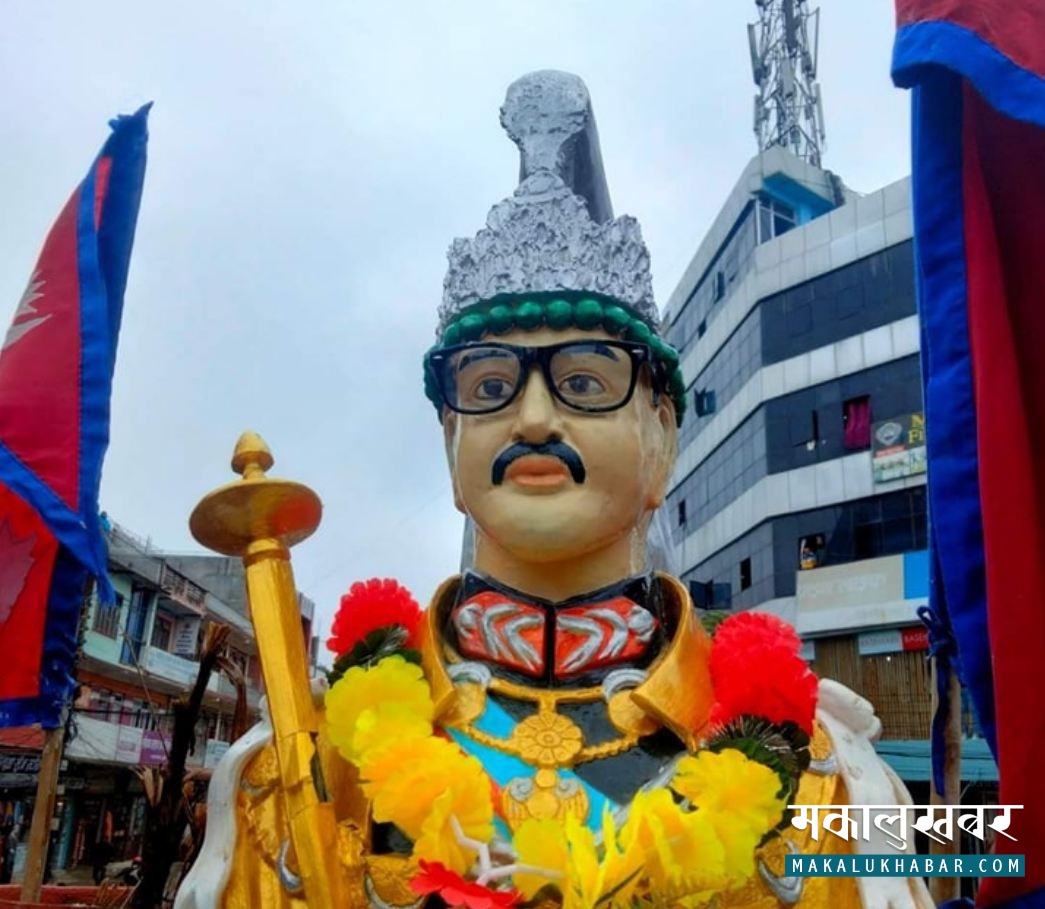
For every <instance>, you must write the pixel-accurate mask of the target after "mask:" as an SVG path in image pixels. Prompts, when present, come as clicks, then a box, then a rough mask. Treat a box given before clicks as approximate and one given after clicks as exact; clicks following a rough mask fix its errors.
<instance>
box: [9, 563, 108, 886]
mask: <svg viewBox="0 0 1045 909" xmlns="http://www.w3.org/2000/svg"><path fill="white" fill-rule="evenodd" d="M93 588H94V578H92V577H91V576H90V575H88V576H87V579H86V580H85V581H84V585H83V593H82V596H81V600H80V617H79V619H78V620H77V623H76V654H77V656H79V653H80V648H81V647H82V646H83V633H84V629H85V626H86V622H87V610H88V604H89V603H90V600H91V593H92V590H93ZM75 672H76V663H75V662H74V663H73V665H72V667H70V673H72V674H74V677H75ZM75 693H76V686H75V684H74V685H73V687H72V688H71V689H70V692H69V695H70V697H69V703H67V704H66V705H65V707H64V708H63V709H62V713H61V717H60V721H59V723H58V725H57V726H56V727H55V728H54V729H48V730H46V732H45V733H44V747H43V751H42V752H41V753H40V775H39V777H37V780H36V798H35V799H34V800H33V819H32V822H31V823H30V826H29V849H28V851H27V853H26V858H25V873H24V875H23V876H22V895H21V897H20V899H21V902H23V903H38V902H40V890H41V888H42V887H43V883H44V876H45V875H46V873H47V856H48V853H49V852H50V845H51V830H52V824H53V821H54V805H55V801H56V800H57V798H58V774H59V773H60V772H61V769H62V755H63V754H64V752H65V739H66V733H67V731H68V729H69V718H70V717H71V716H72V707H73V705H72V699H73V696H74V695H75Z"/></svg>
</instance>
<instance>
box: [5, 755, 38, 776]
mask: <svg viewBox="0 0 1045 909" xmlns="http://www.w3.org/2000/svg"><path fill="white" fill-rule="evenodd" d="M39 772H40V755H38V754H26V753H25V752H24V751H0V773H31V774H33V775H34V776H35V775H36V774H38V773H39Z"/></svg>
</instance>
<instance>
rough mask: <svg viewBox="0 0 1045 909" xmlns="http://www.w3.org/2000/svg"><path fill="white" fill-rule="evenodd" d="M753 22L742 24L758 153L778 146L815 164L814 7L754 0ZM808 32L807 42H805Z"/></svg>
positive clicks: (820, 136) (791, 0)
mask: <svg viewBox="0 0 1045 909" xmlns="http://www.w3.org/2000/svg"><path fill="white" fill-rule="evenodd" d="M755 4H756V5H757V6H758V22H754V23H752V24H750V25H748V27H747V32H748V41H749V43H750V46H751V71H752V74H753V76H754V77H755V85H757V86H758V94H757V95H755V136H756V137H757V138H758V148H759V151H765V150H766V149H768V148H770V147H771V146H773V145H782V146H783V147H784V148H786V149H788V150H789V151H791V152H793V153H794V154H795V155H797V156H798V157H799V158H803V159H804V160H806V161H808V162H809V163H810V164H814V165H816V166H817V167H820V156H821V152H822V151H823V144H824V111H823V106H822V104H821V102H820V85H819V83H818V82H817V81H816V60H817V44H818V39H819V31H820V10H819V9H816V10H812V11H810V10H809V8H808V6H807V4H806V0H755ZM810 35H811V36H812V40H810Z"/></svg>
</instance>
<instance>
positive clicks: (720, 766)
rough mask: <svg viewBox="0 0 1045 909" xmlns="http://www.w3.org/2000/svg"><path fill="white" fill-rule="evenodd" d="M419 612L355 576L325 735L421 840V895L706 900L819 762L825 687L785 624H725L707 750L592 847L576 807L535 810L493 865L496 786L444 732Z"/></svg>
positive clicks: (729, 885) (341, 614)
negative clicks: (506, 855) (816, 731)
mask: <svg viewBox="0 0 1045 909" xmlns="http://www.w3.org/2000/svg"><path fill="white" fill-rule="evenodd" d="M420 620H421V610H420V608H419V607H418V605H417V603H416V601H415V600H414V599H413V597H411V596H410V594H409V593H408V592H407V591H406V590H405V588H403V587H401V586H400V585H398V584H397V583H396V582H395V581H392V580H376V579H375V580H370V581H367V582H364V583H359V584H355V585H353V586H352V589H351V590H350V592H349V593H348V594H346V596H345V597H343V598H342V602H341V608H340V609H339V611H338V614H337V616H336V617H335V620H334V628H333V634H332V637H331V639H330V641H329V642H328V646H329V647H330V648H331V649H332V650H334V652H335V654H337V660H336V662H335V667H334V672H333V673H331V679H332V684H331V687H330V688H329V690H328V691H327V694H326V727H327V734H328V736H329V738H330V741H331V742H332V743H333V744H334V745H335V746H336V747H337V749H338V750H339V751H340V753H341V754H342V755H343V756H344V757H345V758H346V759H347V760H348V761H350V762H351V763H352V764H354V765H355V766H356V767H357V768H358V770H359V779H360V781H361V786H362V789H363V793H364V795H365V796H366V797H367V798H368V799H369V800H370V803H371V812H372V816H373V819H374V820H375V821H377V822H379V823H391V824H394V825H395V826H396V827H397V828H398V829H399V830H400V831H401V832H402V833H403V834H404V835H405V836H407V837H408V838H409V839H410V840H411V841H412V842H413V853H412V856H413V858H414V859H415V860H416V861H417V864H418V867H419V869H420V871H419V872H418V873H417V874H416V875H415V876H414V878H413V879H412V880H411V887H412V888H413V890H414V891H415V892H416V893H418V894H420V895H426V894H430V893H437V894H439V896H440V897H441V898H442V899H443V901H444V902H446V904H447V905H448V906H452V907H453V906H463V907H467V909H497V907H507V906H515V905H525V904H527V902H528V901H535V902H536V901H539V900H540V899H541V898H543V897H544V896H546V895H548V893H549V891H552V890H554V891H556V892H557V894H558V895H559V898H560V899H561V901H562V905H563V907H564V909H591V907H594V906H600V907H607V909H623V907H631V906H635V905H649V906H655V905H667V904H668V903H670V904H671V905H691V904H692V905H696V904H697V903H699V902H701V901H703V900H706V899H707V898H708V897H709V896H710V895H712V894H714V893H715V892H719V891H723V890H730V889H734V888H736V887H739V886H742V885H743V884H744V883H746V882H747V881H748V880H749V879H750V877H751V876H752V874H754V872H755V850H756V849H757V848H758V846H759V845H760V844H761V843H762V842H764V841H765V840H766V839H767V838H768V837H769V836H771V835H772V834H773V833H774V831H775V830H776V828H778V827H780V826H782V825H783V824H784V823H785V821H786V819H785V808H786V805H787V803H788V801H789V799H790V796H791V795H792V794H793V792H794V790H795V788H796V786H797V783H798V777H799V774H800V773H801V772H802V770H803V769H804V768H805V767H806V766H807V765H808V759H809V756H808V742H809V738H808V736H809V735H810V734H811V732H812V727H813V713H814V710H815V707H816V686H817V680H816V677H815V676H814V675H813V674H812V672H810V671H809V669H808V667H807V666H806V664H805V662H804V661H803V660H802V659H801V657H800V656H799V654H798V650H799V646H800V642H799V639H798V636H797V635H796V634H795V632H794V630H793V629H792V628H791V627H790V626H789V625H787V624H786V623H784V622H782V621H781V620H779V619H777V618H776V617H774V616H771V615H768V614H764V613H751V612H748V613H740V614H738V615H734V616H730V617H729V618H727V619H725V620H724V621H722V622H720V623H718V626H717V628H715V630H714V637H713V641H712V648H711V656H710V673H711V681H712V686H713V690H714V695H715V699H714V705H713V708H712V712H711V718H710V723H709V731H708V732H707V733H706V735H705V738H704V740H703V741H702V745H701V749H700V750H699V751H697V752H696V753H694V754H689V755H686V756H684V757H682V758H681V759H680V760H679V761H678V763H677V765H676V771H675V774H674V776H673V778H672V779H671V781H670V783H669V784H668V786H667V787H664V788H659V789H652V790H640V791H639V792H638V793H637V794H636V796H635V797H634V799H633V800H632V802H631V804H630V806H629V807H628V811H627V816H626V819H625V820H624V822H623V823H622V824H621V825H620V826H619V828H618V826H617V823H616V821H615V820H614V818H613V816H612V815H610V814H609V813H608V812H607V813H606V814H605V815H604V817H603V818H602V819H601V821H602V830H601V832H602V837H601V842H599V843H597V842H596V837H595V835H594V833H593V832H592V830H591V829H590V828H588V827H587V826H585V824H583V823H582V822H581V821H580V820H578V819H577V818H576V817H574V816H572V815H567V817H566V820H565V821H564V822H559V821H554V820H536V819H530V820H527V821H525V822H524V823H523V824H522V825H521V826H520V827H519V828H518V829H517V830H516V831H515V833H514V836H513V837H512V841H511V852H512V854H513V857H514V861H511V862H510V863H504V862H501V863H500V864H498V863H496V862H494V861H493V859H492V858H491V850H490V843H491V840H492V839H493V836H494V786H493V783H492V781H491V780H490V778H489V776H488V775H487V774H486V771H485V770H484V768H483V766H482V764H481V763H480V762H479V761H478V760H477V759H476V758H475V757H472V756H470V755H467V754H465V753H464V752H463V751H462V750H461V749H460V748H459V747H458V746H457V745H456V744H454V743H453V742H452V741H450V740H449V739H447V738H445V737H443V736H442V735H440V734H438V732H437V731H436V730H435V728H434V725H433V724H434V714H435V711H434V705H433V702H432V696H431V690H430V688H429V685H428V682H427V681H426V680H425V678H424V675H423V673H422V671H421V667H420V665H419V662H420V660H419V654H418V653H417V652H416V650H413V649H412V645H413V644H414V642H415V641H416V639H417V632H418V626H419V624H420ZM695 857H699V861H694V859H695Z"/></svg>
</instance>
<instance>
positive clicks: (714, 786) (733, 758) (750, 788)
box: [671, 748, 785, 838]
mask: <svg viewBox="0 0 1045 909" xmlns="http://www.w3.org/2000/svg"><path fill="white" fill-rule="evenodd" d="M671 788H672V789H674V790H675V791H676V792H677V793H678V794H679V795H681V796H682V797H683V798H684V799H687V800H688V801H689V803H690V804H691V805H693V807H694V808H699V809H701V810H703V811H708V812H712V813H714V814H716V815H726V816H728V817H730V818H732V819H733V820H734V821H737V822H739V823H742V824H744V825H746V826H748V827H750V828H751V829H752V830H754V831H758V835H759V838H761V837H762V836H763V835H764V834H765V833H766V832H767V831H768V830H770V829H771V828H772V827H774V826H776V824H777V823H778V822H779V821H780V818H781V816H782V815H783V811H784V808H785V802H784V800H783V799H781V798H779V797H778V796H777V793H778V792H779V791H780V777H778V776H777V775H776V774H775V773H774V772H773V771H772V770H770V769H769V768H768V767H766V766H765V764H760V763H759V762H758V761H753V760H751V759H750V758H748V757H747V756H746V755H744V754H742V753H741V752H739V751H737V750H736V749H735V748H725V749H723V750H722V751H719V752H717V753H716V752H714V751H701V752H700V753H699V754H696V755H689V756H687V757H684V758H682V760H680V761H679V763H678V768H677V770H676V772H675V778H674V779H673V780H672V781H671Z"/></svg>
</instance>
